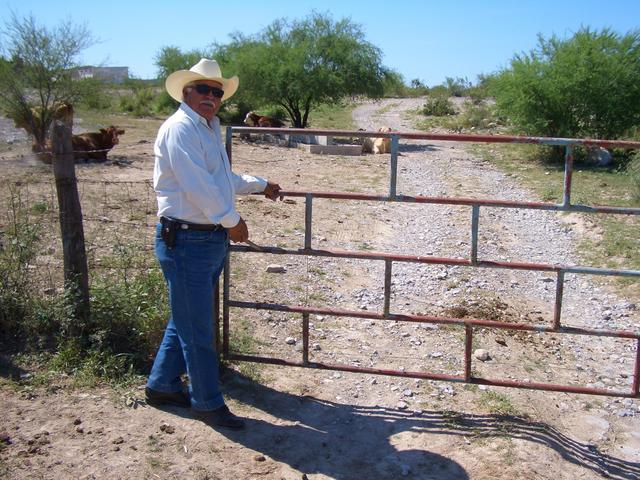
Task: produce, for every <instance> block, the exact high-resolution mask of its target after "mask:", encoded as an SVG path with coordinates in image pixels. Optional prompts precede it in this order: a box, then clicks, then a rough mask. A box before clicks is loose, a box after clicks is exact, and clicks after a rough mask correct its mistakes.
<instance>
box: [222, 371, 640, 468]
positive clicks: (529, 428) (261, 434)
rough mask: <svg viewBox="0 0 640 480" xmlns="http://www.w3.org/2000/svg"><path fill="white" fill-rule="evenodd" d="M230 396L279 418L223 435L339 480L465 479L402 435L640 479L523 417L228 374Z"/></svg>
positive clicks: (620, 465)
mask: <svg viewBox="0 0 640 480" xmlns="http://www.w3.org/2000/svg"><path fill="white" fill-rule="evenodd" d="M225 394H226V395H227V396H229V397H230V398H233V399H235V400H237V401H239V402H241V403H244V404H247V405H250V406H251V407H253V408H255V409H258V410H262V411H264V412H265V413H266V414H268V415H270V416H272V417H275V419H277V420H276V421H275V422H272V423H271V422H267V421H263V420H258V419H251V418H249V419H247V429H248V431H250V432H251V435H246V433H243V431H239V432H238V431H229V430H223V429H219V430H218V431H219V432H220V433H221V434H223V435H225V436H226V437H228V438H229V439H231V440H233V441H235V442H238V443H239V444H241V445H244V446H246V447H247V448H251V449H253V450H256V451H258V452H261V453H263V454H264V455H266V456H269V457H271V458H273V459H274V460H277V461H280V462H284V463H286V464H288V465H290V466H292V467H293V468H296V469H298V470H300V471H302V472H304V473H322V474H324V475H327V476H329V477H331V478H336V479H361V478H371V479H376V478H380V479H382V478H402V477H403V476H409V478H438V479H442V480H447V479H468V478H469V475H468V474H467V472H466V471H465V470H464V468H463V467H462V466H461V465H460V464H458V463H457V462H455V461H453V460H451V459H450V458H447V457H445V456H442V455H439V454H437V453H434V452H431V451H429V447H428V445H427V444H425V448H424V449H422V448H420V449H414V450H402V449H398V448H396V447H395V446H394V444H393V443H392V442H396V443H398V439H399V438H400V437H401V436H403V435H411V436H412V437H414V438H413V439H412V440H411V444H412V445H415V444H416V443H417V442H426V441H428V439H427V438H426V437H425V439H423V440H420V439H419V435H420V433H428V434H429V435H449V436H457V437H460V438H465V439H468V438H471V439H479V438H482V439H490V438H505V437H507V438H513V439H520V440H526V441H529V442H533V443H536V444H539V445H543V446H545V447H547V448H550V449H553V450H554V451H555V452H557V453H558V454H559V455H560V456H561V457H562V458H563V459H564V460H565V461H567V462H570V463H573V464H575V465H578V466H580V467H581V468H584V469H587V470H590V471H593V472H595V473H597V474H599V475H602V476H605V477H607V478H615V479H629V480H630V479H637V478H640V463H638V462H630V461H626V460H622V459H619V458H616V457H614V456H612V455H609V454H607V453H604V452H601V451H599V450H598V448H597V447H595V446H594V445H591V444H588V443H582V442H580V441H577V440H574V439H572V438H570V437H568V436H566V435H565V434H563V433H561V432H560V431H558V430H557V429H555V428H554V427H552V426H550V425H548V424H546V423H543V422H536V421H531V420H529V419H526V418H523V417H518V416H513V415H499V414H470V413H459V412H451V411H421V412H410V411H403V410H398V409H393V408H387V407H379V406H376V407H370V406H358V405H349V404H346V403H337V402H332V401H326V400H320V399H317V398H314V397H311V396H306V395H301V396H297V395H294V394H291V393H284V392H279V391H276V390H274V389H272V388H269V387H267V386H264V385H261V384H259V383H257V382H255V381H253V380H251V379H249V378H247V377H244V376H242V375H241V374H239V373H236V372H233V373H229V372H227V374H226V382H225ZM400 441H401V440H400ZM289 446H290V447H291V448H287V447H289ZM300 446H303V448H300Z"/></svg>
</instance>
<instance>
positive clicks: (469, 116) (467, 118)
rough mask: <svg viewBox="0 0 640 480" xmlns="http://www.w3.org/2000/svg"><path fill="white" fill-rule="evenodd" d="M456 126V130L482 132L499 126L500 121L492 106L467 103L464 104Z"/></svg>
mask: <svg viewBox="0 0 640 480" xmlns="http://www.w3.org/2000/svg"><path fill="white" fill-rule="evenodd" d="M456 124H457V125H456V126H457V127H458V128H468V129H479V130H484V129H488V128H492V127H496V126H498V125H499V124H501V119H500V118H499V117H498V115H497V113H496V109H495V107H494V106H493V105H488V104H486V103H479V104H476V103H474V102H473V101H470V102H469V101H468V102H466V103H465V106H464V109H463V113H462V114H461V115H460V118H459V119H457V122H456Z"/></svg>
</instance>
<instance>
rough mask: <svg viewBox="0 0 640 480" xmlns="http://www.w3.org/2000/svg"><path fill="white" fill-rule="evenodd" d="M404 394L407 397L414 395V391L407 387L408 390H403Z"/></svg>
mask: <svg viewBox="0 0 640 480" xmlns="http://www.w3.org/2000/svg"><path fill="white" fill-rule="evenodd" d="M402 394H403V395H404V396H405V397H413V392H412V391H411V390H409V389H407V390H405V391H404V392H402Z"/></svg>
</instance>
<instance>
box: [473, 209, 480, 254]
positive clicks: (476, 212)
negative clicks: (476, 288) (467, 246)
mask: <svg viewBox="0 0 640 480" xmlns="http://www.w3.org/2000/svg"><path fill="white" fill-rule="evenodd" d="M479 224H480V205H473V206H472V207H471V263H472V264H474V265H475V264H477V263H478V228H479Z"/></svg>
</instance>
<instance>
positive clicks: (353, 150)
mask: <svg viewBox="0 0 640 480" xmlns="http://www.w3.org/2000/svg"><path fill="white" fill-rule="evenodd" d="M298 148H301V149H302V150H306V151H307V152H309V153H315V154H320V155H347V156H354V155H362V145H305V144H299V145H298Z"/></svg>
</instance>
